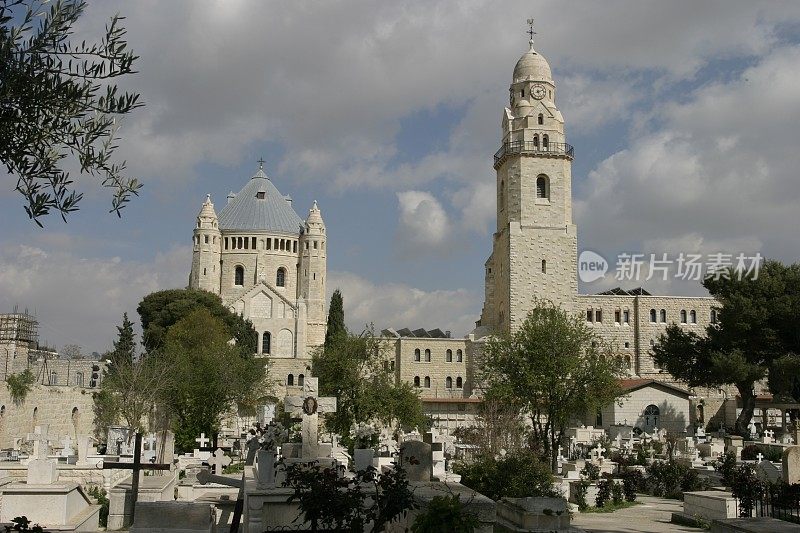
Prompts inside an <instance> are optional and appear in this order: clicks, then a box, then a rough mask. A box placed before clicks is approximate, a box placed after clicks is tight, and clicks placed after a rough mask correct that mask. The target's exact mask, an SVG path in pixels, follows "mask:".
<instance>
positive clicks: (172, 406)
mask: <svg viewBox="0 0 800 533" xmlns="http://www.w3.org/2000/svg"><path fill="white" fill-rule="evenodd" d="M230 338H231V332H230V330H229V329H228V326H227V325H226V324H225V322H224V321H223V320H221V319H220V318H218V317H215V316H214V315H213V314H212V313H211V311H209V310H208V309H206V308H204V307H199V308H197V309H195V310H193V311H191V312H190V313H189V314H188V315H186V316H185V317H183V318H182V319H180V320H179V321H178V322H177V323H176V324H174V325H173V326H172V327H170V328H169V330H168V331H167V333H166V335H165V337H164V345H163V347H162V348H161V349H160V351H159V353H158V356H157V357H152V358H153V359H161V360H163V363H164V364H165V365H167V366H168V367H169V368H170V374H171V377H172V379H171V386H170V387H169V388H168V389H167V390H166V391H165V393H164V402H163V403H164V407H165V408H166V409H167V411H168V414H169V415H170V416H171V417H172V420H173V427H174V431H175V442H176V445H177V447H178V448H179V449H181V450H188V449H191V448H192V447H193V446H194V444H195V441H194V439H195V437H197V435H199V434H200V433H201V432H205V433H207V434H214V433H216V432H217V431H218V430H219V423H220V419H221V417H222V415H223V414H225V413H226V412H229V411H231V410H232V408H233V407H235V406H236V404H237V403H239V402H242V401H244V400H246V399H248V398H251V397H252V396H253V395H255V394H257V390H258V389H259V388H265V387H264V385H265V375H266V372H265V366H264V363H263V361H262V360H260V359H257V358H255V357H254V356H253V354H252V353H249V354H243V353H242V351H241V350H240V349H239V348H238V347H236V346H232V345H231V344H230V343H229V342H228V341H229V340H230ZM150 358H151V357H147V358H146V359H150Z"/></svg>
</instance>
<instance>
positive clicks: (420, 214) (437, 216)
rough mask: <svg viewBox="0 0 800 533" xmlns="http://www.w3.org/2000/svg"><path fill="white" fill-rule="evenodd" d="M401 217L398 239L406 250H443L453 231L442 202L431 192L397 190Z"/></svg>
mask: <svg viewBox="0 0 800 533" xmlns="http://www.w3.org/2000/svg"><path fill="white" fill-rule="evenodd" d="M397 200H398V204H399V209H400V220H399V222H398V227H397V238H398V242H400V244H401V247H402V248H403V251H404V252H411V251H414V250H418V249H419V248H422V250H420V251H434V250H436V248H437V247H441V248H443V249H446V248H449V247H448V246H446V243H445V241H446V239H447V236H448V234H449V232H450V222H449V220H448V218H447V213H446V212H445V210H444V208H443V207H442V204H440V203H439V201H438V200H437V199H436V198H434V196H433V195H432V194H430V193H428V192H423V191H405V192H401V193H397Z"/></svg>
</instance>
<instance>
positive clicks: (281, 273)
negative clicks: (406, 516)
mask: <svg viewBox="0 0 800 533" xmlns="http://www.w3.org/2000/svg"><path fill="white" fill-rule="evenodd" d="M275 286H276V287H285V286H286V269H285V268H283V267H280V268H279V269H278V273H277V274H276V275H275Z"/></svg>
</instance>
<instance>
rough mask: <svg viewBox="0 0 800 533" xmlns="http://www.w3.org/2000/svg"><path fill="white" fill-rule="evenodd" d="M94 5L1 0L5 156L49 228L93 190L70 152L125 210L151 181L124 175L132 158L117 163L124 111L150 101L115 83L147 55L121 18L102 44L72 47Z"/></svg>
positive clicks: (73, 0)
mask: <svg viewBox="0 0 800 533" xmlns="http://www.w3.org/2000/svg"><path fill="white" fill-rule="evenodd" d="M46 4H48V5H46ZM48 7H49V9H48ZM85 7H86V2H85V0H57V1H55V2H52V3H50V2H46V1H44V0H0V161H2V163H3V164H4V165H5V166H6V168H7V169H8V172H9V173H10V174H12V175H15V176H17V185H16V190H17V191H18V192H19V193H20V194H22V196H23V197H24V198H25V201H26V202H27V205H26V206H25V211H26V213H27V214H28V216H29V217H30V218H31V219H33V220H34V222H36V224H38V225H39V226H41V225H42V224H41V221H40V218H41V217H43V216H45V215H47V214H49V213H50V212H51V210H54V211H56V212H58V213H59V214H60V215H61V217H62V219H63V220H64V221H66V215H67V213H70V212H73V211H76V210H77V209H78V203H79V202H80V200H81V198H82V196H83V194H82V193H78V192H77V191H76V189H75V187H74V178H73V177H72V176H71V175H70V173H69V172H68V171H67V170H65V168H64V166H66V165H63V164H62V160H63V159H65V158H67V157H68V156H69V155H71V156H72V157H74V158H75V159H76V160H77V162H78V164H79V165H80V172H81V174H84V173H85V174H89V175H92V176H99V177H100V178H101V184H102V185H103V186H104V187H107V188H109V189H111V190H112V192H113V199H112V201H111V212H114V213H116V214H117V215H118V216H119V215H120V210H121V209H122V208H123V207H124V206H125V204H126V203H127V202H128V201H129V200H130V198H131V197H132V196H133V195H137V194H138V191H139V189H140V187H141V185H140V183H139V182H138V180H137V179H135V178H127V177H125V176H124V175H123V172H124V170H125V162H124V161H123V162H121V163H114V162H112V160H111V156H112V155H113V152H114V150H115V149H116V148H117V144H116V143H117V140H118V136H117V131H118V128H119V119H120V117H122V116H124V115H126V114H127V113H129V112H130V111H132V110H133V109H134V108H136V107H139V106H141V105H142V104H141V103H140V102H139V95H138V94H136V93H127V92H125V93H120V92H119V91H118V89H117V86H116V85H113V84H111V83H110V80H112V79H114V78H118V77H120V76H125V75H126V74H132V73H134V70H133V69H132V66H133V62H134V60H136V59H137V57H136V56H135V55H134V54H133V52H131V51H130V50H127V49H126V47H127V43H126V42H125V40H124V37H125V29H124V28H123V27H122V26H121V25H120V21H121V20H123V18H122V17H120V16H118V15H117V16H114V17H113V18H112V19H111V20H110V22H109V23H108V25H107V26H106V32H105V36H104V37H103V38H102V39H101V41H100V43H99V44H91V43H89V44H87V43H86V42H85V41H84V42H82V43H80V44H73V43H71V42H70V41H69V38H70V36H71V34H72V33H73V31H74V30H73V27H74V25H75V24H76V22H77V20H78V19H79V18H80V16H81V15H82V14H83V11H84V8H85ZM13 24H17V25H13Z"/></svg>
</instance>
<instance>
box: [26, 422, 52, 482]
mask: <svg viewBox="0 0 800 533" xmlns="http://www.w3.org/2000/svg"><path fill="white" fill-rule="evenodd" d="M47 427H48V426H47V425H46V424H44V425H41V426H36V428H35V429H34V432H33V433H30V434H28V441H33V458H32V459H31V460H30V461H28V475H27V484H28V485H50V484H52V483H55V482H56V481H57V480H58V468H57V466H56V463H57V461H55V460H52V459H48V458H47V455H48V452H49V449H50V446H49V444H48V440H47Z"/></svg>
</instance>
